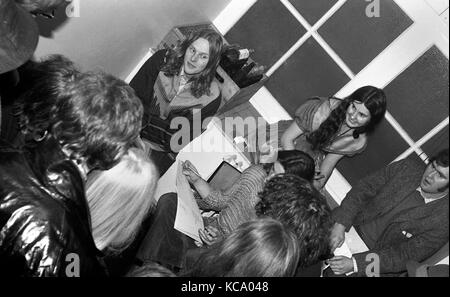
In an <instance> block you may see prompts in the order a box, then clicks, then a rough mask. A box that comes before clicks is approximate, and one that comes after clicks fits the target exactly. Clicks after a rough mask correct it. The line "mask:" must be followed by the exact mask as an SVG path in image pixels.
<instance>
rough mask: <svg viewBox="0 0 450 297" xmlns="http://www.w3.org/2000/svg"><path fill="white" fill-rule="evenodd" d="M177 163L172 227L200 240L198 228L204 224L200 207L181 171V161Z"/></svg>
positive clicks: (201, 227)
mask: <svg viewBox="0 0 450 297" xmlns="http://www.w3.org/2000/svg"><path fill="white" fill-rule="evenodd" d="M177 163H178V164H177V177H176V185H177V194H178V199H177V200H178V204H177V214H176V217H175V225H174V228H175V229H176V230H178V231H180V232H181V233H184V234H186V235H187V236H189V237H191V238H192V239H194V240H196V241H199V242H201V239H200V236H199V234H198V230H199V229H203V228H204V225H203V219H202V216H201V213H200V209H199V208H198V205H197V202H196V201H195V198H194V195H193V193H192V190H191V187H190V186H189V182H188V180H187V178H186V176H185V175H184V174H183V172H182V163H181V161H178V162H177Z"/></svg>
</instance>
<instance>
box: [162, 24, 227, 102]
mask: <svg viewBox="0 0 450 297" xmlns="http://www.w3.org/2000/svg"><path fill="white" fill-rule="evenodd" d="M222 47H223V39H222V36H220V34H218V33H217V32H216V31H214V30H212V29H203V30H199V31H194V32H192V33H191V34H190V35H189V36H188V37H187V38H186V39H185V40H184V41H183V42H182V43H181V44H180V46H179V47H178V48H176V49H175V51H174V52H173V53H172V55H170V56H169V59H168V63H167V64H166V66H164V67H163V71H164V72H165V73H166V74H168V75H175V74H179V73H180V70H181V68H183V69H184V73H185V74H187V75H190V76H193V78H192V87H191V92H192V94H193V95H194V96H195V97H197V98H198V97H200V96H202V95H204V94H208V95H209V88H210V85H211V83H212V81H213V80H214V77H215V74H216V70H217V67H218V66H219V62H220V56H221V53H222Z"/></svg>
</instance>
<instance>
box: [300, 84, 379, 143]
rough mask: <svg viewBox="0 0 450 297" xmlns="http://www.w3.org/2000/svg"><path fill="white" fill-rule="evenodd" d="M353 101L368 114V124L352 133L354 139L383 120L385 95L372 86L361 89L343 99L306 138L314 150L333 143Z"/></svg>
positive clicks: (368, 131)
mask: <svg viewBox="0 0 450 297" xmlns="http://www.w3.org/2000/svg"><path fill="white" fill-rule="evenodd" d="M354 101H356V102H360V103H364V106H365V107H366V108H367V109H368V110H369V112H370V121H369V123H368V124H367V125H365V126H363V127H359V128H356V129H355V130H354V131H353V137H354V138H355V139H356V138H358V137H359V135H360V134H363V133H370V132H372V131H373V130H374V128H375V126H376V125H377V124H378V123H379V122H380V121H381V120H382V119H383V117H384V114H385V112H386V95H385V93H384V92H383V90H381V89H378V88H376V87H372V86H365V87H361V88H359V89H357V90H356V91H355V92H353V94H351V95H350V96H348V97H347V98H345V99H344V100H343V101H342V102H341V103H340V104H339V105H338V106H337V107H336V108H335V109H334V110H333V111H332V112H331V113H330V115H329V116H328V118H327V119H326V120H325V121H324V122H323V123H322V124H321V125H320V126H319V128H318V129H317V130H316V131H314V132H312V133H310V134H309V135H308V136H307V137H306V139H307V140H308V141H309V142H310V143H311V145H312V148H313V149H314V150H315V149H321V148H324V147H326V146H327V145H329V144H330V143H331V142H332V141H333V136H334V135H336V133H337V132H338V131H339V129H340V127H341V125H342V123H343V122H344V121H345V116H346V113H347V109H348V107H349V106H350V104H351V103H352V102H354Z"/></svg>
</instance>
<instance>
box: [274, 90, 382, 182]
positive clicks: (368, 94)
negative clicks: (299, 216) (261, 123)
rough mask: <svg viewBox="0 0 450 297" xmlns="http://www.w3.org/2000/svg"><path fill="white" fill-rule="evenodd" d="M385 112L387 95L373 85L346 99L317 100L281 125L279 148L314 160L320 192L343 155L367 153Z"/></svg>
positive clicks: (309, 101) (304, 106) (316, 180)
mask: <svg viewBox="0 0 450 297" xmlns="http://www.w3.org/2000/svg"><path fill="white" fill-rule="evenodd" d="M385 112H386V95H385V94H384V92H383V90H381V89H378V88H375V87H372V86H365V87H362V88H359V89H357V90H356V91H355V92H353V93H352V94H351V95H350V96H348V97H347V98H345V99H339V98H335V97H330V98H319V97H315V98H312V99H309V100H308V101H306V102H305V103H304V104H302V105H301V106H300V107H299V108H298V109H297V111H296V112H295V118H294V120H291V121H283V122H279V123H278V130H279V135H281V139H280V140H279V144H278V145H279V146H280V145H281V148H280V149H284V150H292V149H297V150H301V151H304V152H306V153H308V154H309V155H310V156H311V157H312V158H313V159H314V160H315V164H316V177H315V181H314V184H315V186H316V187H317V188H318V189H321V188H322V187H323V186H324V185H325V184H326V182H327V181H328V179H329V177H330V175H331V173H332V171H333V169H334V168H335V167H336V164H337V163H338V162H339V161H340V160H341V159H342V158H343V157H344V156H347V157H352V156H354V155H356V154H359V153H362V152H363V151H364V150H365V148H366V146H367V141H368V134H370V133H371V132H372V131H373V130H374V128H375V127H376V126H377V125H378V123H380V121H381V120H382V119H383V117H384V114H385Z"/></svg>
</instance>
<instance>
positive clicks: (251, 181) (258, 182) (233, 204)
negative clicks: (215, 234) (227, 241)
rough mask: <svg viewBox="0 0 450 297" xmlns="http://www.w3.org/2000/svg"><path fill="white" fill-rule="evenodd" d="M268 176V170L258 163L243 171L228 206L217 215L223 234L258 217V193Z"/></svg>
mask: <svg viewBox="0 0 450 297" xmlns="http://www.w3.org/2000/svg"><path fill="white" fill-rule="evenodd" d="M266 177H267V174H266V171H265V170H264V169H263V168H262V167H261V166H257V165H254V166H251V167H249V168H248V169H247V170H246V171H244V172H243V174H242V177H241V180H240V181H239V182H238V183H236V186H235V187H234V188H233V191H232V192H231V193H230V198H229V199H228V203H227V207H226V208H224V209H223V210H222V211H221V212H220V213H219V216H218V217H217V221H218V225H219V230H220V231H221V232H222V233H223V234H228V233H230V232H232V231H233V230H235V229H236V228H237V227H238V226H239V225H241V224H242V223H245V222H247V221H250V220H252V219H255V218H256V211H255V205H256V203H258V201H259V196H258V194H259V193H260V192H261V191H262V189H263V187H264V181H265V179H266Z"/></svg>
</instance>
